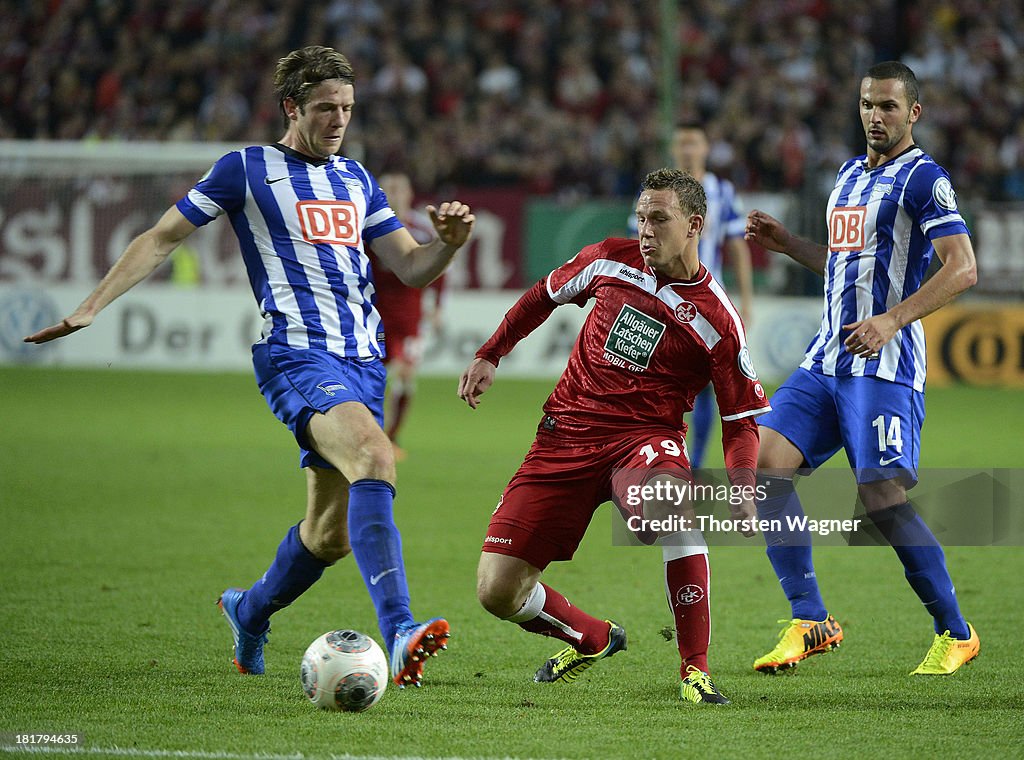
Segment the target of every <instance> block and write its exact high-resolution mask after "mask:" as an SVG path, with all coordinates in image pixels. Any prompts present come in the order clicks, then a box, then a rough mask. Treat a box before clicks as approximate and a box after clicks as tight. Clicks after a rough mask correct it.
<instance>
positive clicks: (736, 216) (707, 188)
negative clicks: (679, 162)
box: [626, 172, 747, 282]
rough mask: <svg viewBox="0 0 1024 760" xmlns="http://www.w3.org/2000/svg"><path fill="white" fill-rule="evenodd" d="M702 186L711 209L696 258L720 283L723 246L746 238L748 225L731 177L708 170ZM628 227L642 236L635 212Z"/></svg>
mask: <svg viewBox="0 0 1024 760" xmlns="http://www.w3.org/2000/svg"><path fill="white" fill-rule="evenodd" d="M701 185H702V186H703V187H704V194H705V195H706V196H707V201H708V211H707V214H705V216H704V231H703V232H702V233H701V235H700V245H699V247H698V248H697V257H698V258H699V259H700V263H701V264H703V265H704V266H705V267H707V269H708V271H709V272H711V275H712V276H713V277H714V278H715V279H716V280H718V281H719V282H721V281H722V248H723V246H724V245H725V241H726V240H728V239H730V238H741V237H743V232H744V228H745V227H746V224H747V220H746V214H744V213H743V211H742V210H741V209H740V201H739V197H738V196H737V195H736V188H735V187H734V186H733V184H732V182H730V181H729V180H726V179H721V178H719V177H718V176H716V175H714V174H712V173H711V172H705V173H704V179H703V180H701ZM626 228H627V229H628V230H629V236H630V237H633V238H635V237H637V236H638V235H639V228H638V227H637V222H636V214H630V215H629V219H628V220H627V222H626Z"/></svg>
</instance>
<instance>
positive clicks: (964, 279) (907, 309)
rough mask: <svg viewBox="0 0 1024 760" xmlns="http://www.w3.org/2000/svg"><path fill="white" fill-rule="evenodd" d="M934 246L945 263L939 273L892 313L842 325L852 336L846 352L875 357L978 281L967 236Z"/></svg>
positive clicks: (943, 239) (948, 238) (949, 238)
mask: <svg viewBox="0 0 1024 760" xmlns="http://www.w3.org/2000/svg"><path fill="white" fill-rule="evenodd" d="M933 245H934V246H935V254H936V255H937V256H938V257H939V260H940V261H941V262H942V266H941V267H939V270H938V271H937V272H936V273H935V274H934V275H933V276H932V277H931V278H930V279H929V280H928V281H927V282H926V283H925V284H924V285H922V286H921V287H920V288H919V289H918V291H917V292H916V293H912V294H911V295H909V296H907V298H905V299H904V300H902V301H900V302H899V303H898V304H896V305H895V306H893V307H892V308H891V309H889V311H887V312H884V313H882V314H876V315H875V316H873V317H871V318H869V319H862V320H861V321H859V322H851V323H850V324H848V325H843V329H844V330H849V331H850V335H849V337H848V338H847V339H846V341H845V346H846V350H847V351H849V352H850V353H851V354H854V355H855V356H864V357H868V356H872V355H874V354H876V353H877V352H878V351H879V350H880V349H881V348H882V346H884V345H885V344H886V343H888V342H889V341H890V340H892V339H893V337H894V336H895V335H896V333H898V332H899V331H900V330H901V329H902V328H903V327H906V326H907V325H909V324H910V323H911V322H914V321H916V320H918V319H921V318H923V317H927V316H928V315H929V314H931V313H932V312H933V311H936V310H938V309H941V308H942V307H943V306H945V305H946V304H947V303H949V302H950V301H952V300H953V299H954V298H956V297H957V296H958V295H960V294H961V293H963V292H964V291H965V290H967V289H968V288H970V287H973V286H974V283H976V282H977V281H978V269H977V263H976V262H975V259H974V248H973V246H972V245H971V239H970V238H969V237H968V236H967V235H963V234H961V235H947V236H946V237H940V238H937V239H936V240H935V241H934V242H933Z"/></svg>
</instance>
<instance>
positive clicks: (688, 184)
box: [640, 169, 708, 216]
mask: <svg viewBox="0 0 1024 760" xmlns="http://www.w3.org/2000/svg"><path fill="white" fill-rule="evenodd" d="M640 189H641V190H671V191H673V192H674V193H675V194H676V198H678V199H679V208H681V209H682V210H683V213H686V214H699V215H700V216H707V213H708V198H707V195H705V194H704V188H703V187H702V186H701V184H700V182H698V181H697V179H696V178H695V177H694V176H693V175H692V174H690V173H689V172H684V171H683V170H682V169H658V170H656V171H653V172H651V173H650V174H648V175H647V176H646V177H644V181H643V183H642V184H641V185H640Z"/></svg>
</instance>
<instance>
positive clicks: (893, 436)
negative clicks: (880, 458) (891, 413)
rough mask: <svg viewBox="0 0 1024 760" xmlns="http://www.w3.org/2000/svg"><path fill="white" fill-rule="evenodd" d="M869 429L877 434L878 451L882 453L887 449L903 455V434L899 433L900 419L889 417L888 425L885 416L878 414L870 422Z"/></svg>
mask: <svg viewBox="0 0 1024 760" xmlns="http://www.w3.org/2000/svg"><path fill="white" fill-rule="evenodd" d="M871 427H873V428H874V429H875V432H876V433H878V450H879V452H882V453H884V452H885V451H887V450H888V449H889V447H892V448H894V449H895V450H896V451H897V452H898V453H900V454H902V453H903V434H902V433H901V432H900V418H899V417H890V418H889V422H888V424H886V421H885V415H884V414H880V415H878V416H877V417H875V419H874V420H872V421H871Z"/></svg>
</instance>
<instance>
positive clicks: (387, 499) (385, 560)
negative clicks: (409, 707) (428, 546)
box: [348, 479, 450, 687]
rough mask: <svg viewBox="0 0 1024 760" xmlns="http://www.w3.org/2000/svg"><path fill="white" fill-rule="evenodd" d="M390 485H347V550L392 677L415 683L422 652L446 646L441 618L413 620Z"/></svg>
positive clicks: (372, 482) (366, 482)
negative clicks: (366, 593)
mask: <svg viewBox="0 0 1024 760" xmlns="http://www.w3.org/2000/svg"><path fill="white" fill-rule="evenodd" d="M394 497H395V489H394V487H393V486H392V485H391V484H390V483H388V482H387V481H384V480H372V479H365V480H357V481H356V482H355V483H353V484H352V485H351V486H350V487H349V502H348V530H349V542H350V543H351V545H352V554H353V556H354V557H355V559H356V564H358V565H359V571H360V572H361V573H362V575H363V581H364V582H365V583H366V590H367V591H369V592H370V598H371V599H372V600H373V606H374V609H375V610H376V611H377V624H378V625H379V626H380V633H381V636H383V637H384V641H385V642H386V643H387V644H388V648H389V649H390V658H391V679H392V681H394V682H395V683H396V684H398V685H399V686H401V687H404V686H406V685H407V684H413V685H415V686H419V685H420V681H421V679H422V677H423V664H424V661H425V660H426V658H427V657H429V656H431V655H435V654H437V652H439V651H440V650H442V649H447V648H448V647H447V644H448V637H449V634H450V631H449V628H448V623H447V621H445V620H444V619H443V618H434V619H432V620H428V621H427V622H425V623H417V622H416V621H415V620H414V619H413V617H412V613H411V612H410V610H409V586H408V584H407V582H406V578H405V562H404V561H403V559H402V539H401V536H400V535H399V533H398V528H397V527H396V526H395V521H394V518H393V514H392V509H393V502H394Z"/></svg>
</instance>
